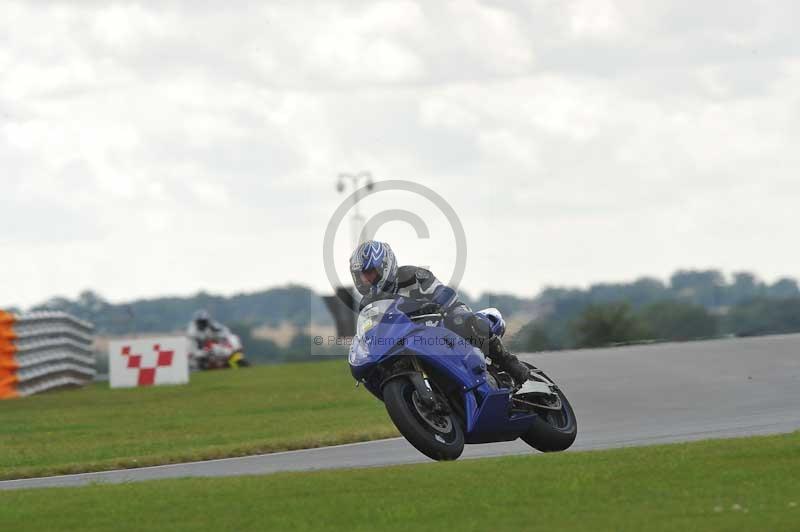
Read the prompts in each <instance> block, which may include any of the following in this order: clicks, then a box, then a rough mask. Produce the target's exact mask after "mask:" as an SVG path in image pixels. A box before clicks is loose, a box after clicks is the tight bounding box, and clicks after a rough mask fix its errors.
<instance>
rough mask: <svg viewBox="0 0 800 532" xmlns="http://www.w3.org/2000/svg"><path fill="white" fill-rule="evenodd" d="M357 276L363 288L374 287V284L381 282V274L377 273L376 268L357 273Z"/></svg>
mask: <svg viewBox="0 0 800 532" xmlns="http://www.w3.org/2000/svg"><path fill="white" fill-rule="evenodd" d="M358 275H359V277H360V278H361V282H362V283H363V284H364V285H365V286H374V285H375V283H377V282H378V281H380V280H381V272H380V271H378V269H377V268H370V269H369V270H365V271H363V272H359V274H358Z"/></svg>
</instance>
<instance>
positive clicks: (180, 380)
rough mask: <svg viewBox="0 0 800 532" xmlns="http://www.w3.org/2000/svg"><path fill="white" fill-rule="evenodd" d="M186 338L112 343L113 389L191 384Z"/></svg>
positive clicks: (110, 347)
mask: <svg viewBox="0 0 800 532" xmlns="http://www.w3.org/2000/svg"><path fill="white" fill-rule="evenodd" d="M187 351H188V346H187V340H186V338H182V337H170V338H149V339H146V340H117V341H114V342H111V343H110V344H109V352H108V361H109V371H110V375H109V377H110V381H111V387H112V388H124V387H134V386H152V385H159V384H185V383H187V382H189V359H188V355H187Z"/></svg>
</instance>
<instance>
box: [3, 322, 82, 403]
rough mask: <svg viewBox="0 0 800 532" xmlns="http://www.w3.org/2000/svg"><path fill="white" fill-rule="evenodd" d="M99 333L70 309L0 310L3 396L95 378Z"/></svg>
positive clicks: (73, 383) (48, 388)
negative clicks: (96, 339) (66, 310)
mask: <svg viewBox="0 0 800 532" xmlns="http://www.w3.org/2000/svg"><path fill="white" fill-rule="evenodd" d="M93 334H94V328H93V326H92V324H91V323H88V322H85V321H83V320H79V319H77V318H75V317H73V316H70V315H69V314H67V313H65V312H31V313H27V314H10V313H7V312H3V311H0V399H10V398H13V397H25V396H28V395H33V394H35V393H39V392H44V391H47V390H52V389H55V388H63V387H71V386H83V385H85V384H87V383H89V382H92V380H93V379H94V376H95V373H96V370H95V358H94V353H93V350H92V343H93V342H94V336H93Z"/></svg>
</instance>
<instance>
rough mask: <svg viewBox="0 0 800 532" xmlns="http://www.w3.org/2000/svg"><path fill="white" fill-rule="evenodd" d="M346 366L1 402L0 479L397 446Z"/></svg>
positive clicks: (277, 369) (272, 369)
mask: <svg viewBox="0 0 800 532" xmlns="http://www.w3.org/2000/svg"><path fill="white" fill-rule="evenodd" d="M354 386H355V381H354V380H353V378H352V377H351V376H350V372H349V370H348V367H347V364H346V362H344V361H342V360H336V361H328V362H317V363H310V364H286V365H280V366H260V367H255V368H249V369H246V370H239V371H216V372H207V373H195V374H192V377H191V383H190V384H189V385H187V386H159V387H152V388H141V389H118V390H111V389H109V388H108V384H107V383H97V384H94V385H91V386H89V387H87V388H85V389H81V390H68V391H61V392H54V393H49V394H43V395H41V396H33V397H27V398H24V399H15V400H9V401H0V479H12V478H25V477H34V476H45V475H57V474H65V473H80V472H85V471H100V470H108V469H118V468H132V467H143V466H149V465H158V464H167V463H174V462H184V461H191V460H206V459H212V458H223V457H230V456H243V455H248V454H257V453H266V452H276V451H285V450H291V449H303V448H310V447H319V446H323V445H334V444H338V443H349V442H355V441H364V440H371V439H378V438H384V437H391V436H396V435H397V431H396V429H395V428H394V425H392V423H391V421H390V420H389V417H388V416H387V415H386V411H385V409H384V408H383V404H382V403H381V402H380V401H377V400H375V398H374V397H372V396H371V395H369V393H367V392H366V391H364V390H363V389H358V390H356V389H354Z"/></svg>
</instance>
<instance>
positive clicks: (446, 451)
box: [383, 377, 464, 460]
mask: <svg viewBox="0 0 800 532" xmlns="http://www.w3.org/2000/svg"><path fill="white" fill-rule="evenodd" d="M414 393H415V389H414V385H413V384H412V382H411V381H410V380H409V379H407V378H405V377H398V378H396V379H392V380H390V381H389V382H388V383H386V385H385V386H384V387H383V402H384V404H385V405H386V411H387V412H388V413H389V417H390V418H392V421H393V422H394V424H395V426H396V427H397V429H398V430H399V431H400V434H402V435H403V436H404V437H405V439H406V440H408V442H409V443H410V444H411V445H413V446H414V447H416V449H417V450H418V451H419V452H421V453H422V454H424V455H425V456H427V457H429V458H432V459H434V460H455V459H456V458H458V457H459V456H461V453H462V452H463V451H464V431H463V430H462V429H461V423H460V421H459V420H458V418H457V417H456V416H455V415H454V414H452V413H451V414H448V415H449V416H450V431H449V432H446V433H445V432H440V431H437V430H436V429H434V428H433V427H432V426H431V425H429V424H428V423H427V422H426V421H425V420H424V419H423V418H422V416H421V414H420V412H419V411H418V409H417V407H416V406H415V405H414V401H413V400H412V396H413V394H414Z"/></svg>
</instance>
